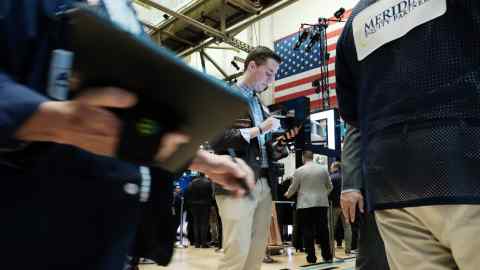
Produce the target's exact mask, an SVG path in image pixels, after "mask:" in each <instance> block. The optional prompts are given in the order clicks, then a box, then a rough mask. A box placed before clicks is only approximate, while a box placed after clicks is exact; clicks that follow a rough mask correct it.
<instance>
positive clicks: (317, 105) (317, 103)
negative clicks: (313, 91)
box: [310, 96, 338, 111]
mask: <svg viewBox="0 0 480 270" xmlns="http://www.w3.org/2000/svg"><path fill="white" fill-rule="evenodd" d="M330 107H331V108H333V107H338V106H337V97H336V96H333V97H330ZM321 108H322V99H317V100H314V101H312V102H310V111H314V110H317V109H321Z"/></svg>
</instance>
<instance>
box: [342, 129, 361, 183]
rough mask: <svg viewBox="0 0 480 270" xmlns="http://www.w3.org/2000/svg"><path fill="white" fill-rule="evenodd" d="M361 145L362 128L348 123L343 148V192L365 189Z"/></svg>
mask: <svg viewBox="0 0 480 270" xmlns="http://www.w3.org/2000/svg"><path fill="white" fill-rule="evenodd" d="M360 146H361V137H360V130H358V129H357V128H355V127H352V126H350V125H348V126H347V133H346V134H345V139H344V143H343V150H342V164H343V165H342V192H348V191H360V190H362V189H363V181H362V166H361V165H362V161H361V155H360Z"/></svg>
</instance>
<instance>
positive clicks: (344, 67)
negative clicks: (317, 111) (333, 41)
mask: <svg viewBox="0 0 480 270" xmlns="http://www.w3.org/2000/svg"><path fill="white" fill-rule="evenodd" d="M349 26H350V27H351V21H349V22H348V23H347V24H346V26H345V28H344V29H343V32H342V34H341V36H340V38H339V39H338V41H337V49H336V50H337V53H336V60H335V76H336V84H337V87H336V91H337V101H338V111H339V113H340V115H341V117H342V119H343V120H345V122H347V123H349V124H351V125H353V126H357V125H358V124H357V122H358V119H357V117H358V115H357V91H356V89H355V88H354V84H353V79H354V78H353V76H352V73H351V70H350V67H349V66H348V62H347V58H346V56H345V44H347V42H349V40H348V35H349V34H350V32H351V31H350V27H349Z"/></svg>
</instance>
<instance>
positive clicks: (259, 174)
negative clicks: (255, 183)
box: [258, 168, 268, 179]
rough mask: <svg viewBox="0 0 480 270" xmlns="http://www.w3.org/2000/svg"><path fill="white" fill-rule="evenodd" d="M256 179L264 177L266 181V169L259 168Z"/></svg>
mask: <svg viewBox="0 0 480 270" xmlns="http://www.w3.org/2000/svg"><path fill="white" fill-rule="evenodd" d="M258 177H259V178H260V177H265V178H267V179H268V168H261V169H260V171H259V172H258Z"/></svg>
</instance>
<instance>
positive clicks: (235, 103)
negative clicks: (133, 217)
mask: <svg viewBox="0 0 480 270" xmlns="http://www.w3.org/2000/svg"><path fill="white" fill-rule="evenodd" d="M61 18H62V20H66V21H67V24H66V29H63V31H65V32H66V33H68V35H67V36H68V39H67V40H66V44H67V45H66V47H67V48H68V49H69V50H70V51H72V52H73V53H74V65H73V66H74V67H73V73H74V74H75V76H76V77H77V78H78V79H79V85H78V89H85V88H88V87H98V86H115V87H120V88H124V89H127V90H129V91H132V92H134V93H135V94H136V95H137V96H138V98H139V103H138V104H137V105H136V106H135V107H134V108H132V109H128V110H125V111H122V112H120V115H121V118H122V119H123V120H124V121H125V127H124V131H123V134H122V137H121V142H120V145H119V147H118V157H119V158H122V159H126V160H130V161H134V162H139V163H142V164H148V165H158V166H160V167H163V168H165V169H167V170H170V171H178V170H180V169H182V168H183V167H184V166H185V165H186V164H187V162H188V161H189V160H190V159H191V158H192V157H193V156H194V155H195V153H196V151H197V150H198V148H199V146H200V144H202V143H204V142H205V141H208V140H210V139H212V138H213V137H215V136H216V135H219V134H220V133H221V132H222V131H223V130H224V129H225V128H226V127H228V126H231V125H232V123H233V122H234V120H235V119H236V118H238V117H239V116H240V115H244V114H245V113H247V112H248V105H247V102H246V100H245V98H244V97H243V96H241V94H240V93H237V92H235V91H234V90H232V89H231V88H230V87H229V86H228V85H227V84H226V83H224V82H223V81H220V80H218V79H216V78H214V77H211V76H208V75H206V74H204V73H202V72H200V71H198V70H196V69H194V68H192V67H190V66H188V65H187V64H186V63H185V62H183V60H182V59H181V58H179V57H177V56H176V55H174V54H173V53H172V52H170V51H168V50H167V49H165V48H161V47H159V46H158V45H156V44H154V43H153V42H152V41H150V40H149V39H148V37H139V36H135V35H133V34H131V33H129V32H127V31H125V30H123V29H122V28H120V27H119V26H117V25H115V24H113V23H112V22H110V21H109V20H108V19H105V18H103V17H102V16H99V15H97V14H96V13H95V12H94V11H92V10H89V9H85V8H76V9H73V10H69V11H67V12H65V14H63V15H61ZM171 130H179V131H182V132H184V133H186V134H187V135H189V136H190V137H191V141H190V143H188V144H185V145H183V146H182V147H181V148H180V149H179V150H178V151H177V152H176V153H175V154H174V155H173V156H172V157H171V158H169V159H168V160H167V161H166V162H163V163H158V162H155V161H154V160H153V157H154V155H155V153H156V151H157V148H158V146H159V142H160V137H161V135H162V134H164V133H165V132H168V131H171Z"/></svg>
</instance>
